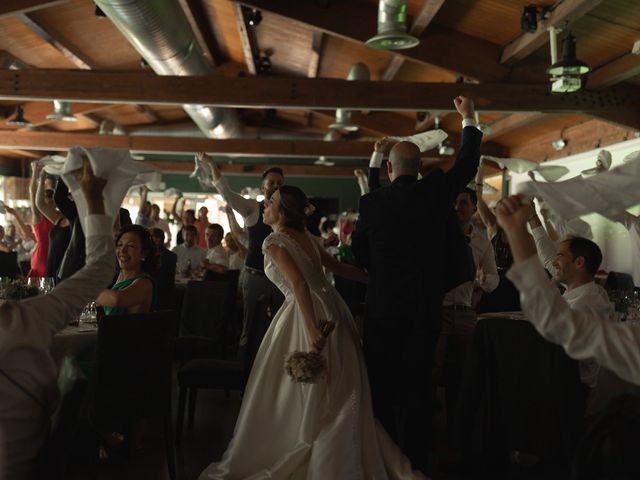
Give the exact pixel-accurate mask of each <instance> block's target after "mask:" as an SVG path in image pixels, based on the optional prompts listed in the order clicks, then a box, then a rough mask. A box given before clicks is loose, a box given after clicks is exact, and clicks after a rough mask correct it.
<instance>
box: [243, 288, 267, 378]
mask: <svg viewBox="0 0 640 480" xmlns="http://www.w3.org/2000/svg"><path fill="white" fill-rule="evenodd" d="M269 307H270V302H269V297H267V296H266V295H262V296H261V297H260V298H259V299H258V304H257V305H256V309H255V313H254V315H253V318H252V319H251V324H250V325H249V326H248V331H247V348H246V349H245V351H244V358H243V361H244V370H245V379H247V378H248V377H249V373H250V372H251V368H252V367H253V361H254V360H255V358H256V354H257V353H258V349H259V348H260V345H261V344H262V339H263V338H264V334H265V333H267V329H268V328H269V325H270V324H271V319H272V315H271V312H270V308H269Z"/></svg>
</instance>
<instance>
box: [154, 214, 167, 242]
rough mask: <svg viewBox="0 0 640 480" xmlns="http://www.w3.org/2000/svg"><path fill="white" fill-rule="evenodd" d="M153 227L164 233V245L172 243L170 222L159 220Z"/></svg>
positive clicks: (155, 221)
mask: <svg viewBox="0 0 640 480" xmlns="http://www.w3.org/2000/svg"><path fill="white" fill-rule="evenodd" d="M153 227H154V228H159V229H160V230H162V231H163V232H164V243H166V244H169V243H171V229H170V228H169V222H167V221H166V220H165V219H164V218H159V219H157V220H154V221H153Z"/></svg>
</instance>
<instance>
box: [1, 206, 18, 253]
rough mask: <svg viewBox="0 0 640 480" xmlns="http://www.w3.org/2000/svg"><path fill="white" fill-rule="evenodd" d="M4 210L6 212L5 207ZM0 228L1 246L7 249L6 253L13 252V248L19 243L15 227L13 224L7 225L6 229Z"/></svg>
mask: <svg viewBox="0 0 640 480" xmlns="http://www.w3.org/2000/svg"><path fill="white" fill-rule="evenodd" d="M5 210H6V207H5ZM7 213H8V212H7ZM0 228H2V239H1V240H0V243H2V245H4V246H5V247H7V248H8V249H9V250H8V251H10V252H12V251H14V250H15V248H16V247H17V246H18V244H19V243H20V237H18V235H17V233H16V227H15V225H14V224H13V223H9V224H8V225H7V226H6V228H5V227H0Z"/></svg>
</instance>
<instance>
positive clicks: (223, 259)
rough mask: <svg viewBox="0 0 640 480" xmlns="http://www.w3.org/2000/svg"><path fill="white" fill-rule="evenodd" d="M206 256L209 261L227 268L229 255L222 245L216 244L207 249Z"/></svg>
mask: <svg viewBox="0 0 640 480" xmlns="http://www.w3.org/2000/svg"><path fill="white" fill-rule="evenodd" d="M206 258H207V260H209V263H213V264H215V265H222V266H223V267H226V268H229V255H228V254H227V251H226V250H225V249H224V247H223V246H222V245H216V246H215V247H213V248H210V249H209V250H207V256H206Z"/></svg>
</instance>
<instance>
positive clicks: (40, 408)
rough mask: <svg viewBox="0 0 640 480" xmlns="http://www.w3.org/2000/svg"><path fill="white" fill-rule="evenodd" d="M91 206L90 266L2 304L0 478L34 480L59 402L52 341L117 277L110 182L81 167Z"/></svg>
mask: <svg viewBox="0 0 640 480" xmlns="http://www.w3.org/2000/svg"><path fill="white" fill-rule="evenodd" d="M80 172H81V173H80V175H81V179H80V187H81V188H80V191H81V193H80V195H83V196H84V197H85V200H86V202H87V207H88V217H87V218H86V228H87V231H86V243H87V246H86V251H87V262H86V265H85V266H84V267H83V268H82V269H81V270H80V271H79V272H78V273H76V274H75V275H74V276H72V277H71V278H69V279H67V280H66V281H65V282H62V283H60V284H59V285H58V286H56V288H54V289H53V291H52V292H51V293H49V294H46V295H40V296H38V297H33V298H29V299H26V300H21V301H7V302H4V303H2V304H1V305H0V338H1V339H2V341H0V358H1V359H2V361H1V362H0V363H1V365H2V367H1V369H0V478H3V479H12V480H26V479H30V478H34V474H35V469H36V467H37V463H38V462H37V461H38V458H39V452H40V450H41V448H42V447H43V445H44V444H45V441H46V439H47V434H48V432H49V417H50V415H51V414H52V413H53V411H54V409H55V406H56V403H57V400H58V395H59V393H58V388H57V376H58V371H57V367H56V364H55V362H54V360H53V358H52V357H51V353H50V351H51V339H52V337H53V335H54V334H55V333H57V332H58V331H60V330H62V329H63V328H64V327H65V326H66V325H67V323H68V322H69V321H70V320H72V319H74V318H77V317H78V315H80V312H81V311H82V309H83V308H84V307H85V305H86V304H87V303H89V302H90V301H91V300H93V299H94V298H95V297H96V295H98V293H99V292H100V290H101V289H102V288H104V285H106V284H107V283H108V282H109V281H110V279H111V277H112V276H113V268H114V265H113V239H112V238H111V219H110V218H109V217H107V216H105V214H104V212H105V210H104V204H103V200H102V191H103V188H104V185H105V181H104V180H103V179H100V178H96V177H94V176H93V172H92V171H91V167H90V165H89V164H88V162H87V163H85V165H84V166H83V168H82V169H81V170H80Z"/></svg>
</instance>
